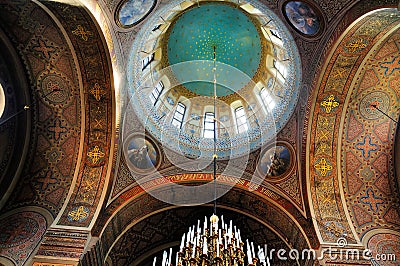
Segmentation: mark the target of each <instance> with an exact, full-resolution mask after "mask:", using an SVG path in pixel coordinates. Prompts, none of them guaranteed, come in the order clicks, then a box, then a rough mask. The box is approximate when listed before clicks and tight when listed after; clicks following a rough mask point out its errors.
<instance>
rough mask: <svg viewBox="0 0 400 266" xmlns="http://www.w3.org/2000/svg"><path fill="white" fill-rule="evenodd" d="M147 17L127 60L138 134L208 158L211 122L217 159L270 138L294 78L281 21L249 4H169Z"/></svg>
mask: <svg viewBox="0 0 400 266" xmlns="http://www.w3.org/2000/svg"><path fill="white" fill-rule="evenodd" d="M255 6H257V7H258V8H256V7H255ZM171 8H172V9H173V10H176V11H177V12H175V14H173V15H172V14H169V12H170V10H171ZM152 17H154V19H152V18H149V20H148V21H147V22H146V23H144V25H143V27H142V28H141V30H140V32H139V33H138V34H139V35H140V36H141V37H140V38H137V39H136V40H135V42H134V43H133V45H132V50H131V53H130V61H129V62H128V69H130V71H129V72H128V74H129V75H128V83H127V84H128V87H129V88H128V89H127V90H128V91H129V92H130V94H131V96H132V98H131V99H130V103H131V105H132V108H133V109H134V110H135V112H136V113H138V114H140V115H139V118H141V120H142V122H143V124H144V125H145V127H146V130H148V131H150V132H151V133H152V135H153V136H154V137H155V138H156V139H158V140H159V141H162V142H164V143H165V146H167V147H168V146H169V148H170V149H172V150H174V151H180V152H181V153H182V154H184V155H185V156H187V157H189V158H211V156H212V154H213V135H214V134H213V131H214V125H213V122H212V121H213V119H214V116H215V119H216V135H217V144H216V147H217V154H218V156H219V158H221V159H227V158H234V157H238V156H243V155H245V154H248V153H249V152H251V151H254V150H255V149H257V148H259V147H261V146H263V145H265V144H266V143H267V142H268V141H271V140H273V139H274V138H275V136H276V133H277V132H278V131H279V130H281V129H282V127H283V126H284V125H285V124H286V122H287V120H288V119H289V117H290V116H291V114H292V112H293V110H294V107H295V105H296V103H297V99H298V92H299V82H298V80H299V78H298V77H300V76H301V70H300V59H299V55H298V51H297V48H296V46H295V45H293V41H292V36H291V34H290V33H289V32H288V30H287V28H286V26H285V25H283V23H282V22H281V20H280V19H279V18H278V17H277V16H276V15H275V14H274V13H273V12H272V11H271V10H269V9H268V8H267V7H265V6H263V5H261V4H260V3H258V2H257V1H253V4H251V3H246V4H242V5H239V6H238V5H237V4H235V3H234V2H231V1H217V2H202V3H201V5H200V4H196V3H193V2H183V3H182V2H180V1H172V2H171V3H169V5H168V6H165V7H163V8H162V9H159V10H158V12H157V14H155V15H153V16H152ZM159 17H166V18H167V20H166V23H162V24H159V23H160V21H159V20H160V19H159ZM164 20H165V19H164ZM155 25H156V26H157V27H158V28H157V30H156V31H153V29H154V28H155ZM155 34H156V35H157V37H155ZM149 62H152V63H150V64H149ZM214 79H215V82H216V85H215V95H216V96H217V100H216V103H215V108H214ZM138 103H139V104H138ZM214 109H215V110H214ZM125 119H129V117H128V116H125ZM124 129H126V130H125V131H129V128H124ZM176 140H178V141H176ZM232 143H235V145H232Z"/></svg>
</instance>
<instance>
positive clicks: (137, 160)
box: [122, 133, 162, 175]
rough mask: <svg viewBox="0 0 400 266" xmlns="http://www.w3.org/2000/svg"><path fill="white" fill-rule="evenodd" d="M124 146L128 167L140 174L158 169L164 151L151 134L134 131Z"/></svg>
mask: <svg viewBox="0 0 400 266" xmlns="http://www.w3.org/2000/svg"><path fill="white" fill-rule="evenodd" d="M122 146H123V153H124V156H125V161H126V162H127V165H128V167H129V168H131V169H132V170H133V172H135V173H137V174H139V175H143V174H149V173H151V172H153V171H156V170H157V168H158V167H159V166H160V164H161V161H162V158H161V157H162V153H161V151H160V149H159V147H158V145H156V143H155V141H154V140H153V139H152V138H151V137H150V136H146V135H145V134H141V133H132V134H130V135H129V136H128V137H126V139H125V140H124V143H123V144H122Z"/></svg>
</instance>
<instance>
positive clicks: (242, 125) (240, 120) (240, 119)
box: [234, 106, 249, 134]
mask: <svg viewBox="0 0 400 266" xmlns="http://www.w3.org/2000/svg"><path fill="white" fill-rule="evenodd" d="M239 112H241V114H239ZM234 113H235V121H236V129H237V132H238V134H241V133H243V132H245V131H248V130H249V124H248V121H247V116H246V111H245V109H244V107H243V106H239V107H236V108H235V110H234Z"/></svg>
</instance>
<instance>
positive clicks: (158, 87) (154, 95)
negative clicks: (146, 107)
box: [150, 80, 164, 105]
mask: <svg viewBox="0 0 400 266" xmlns="http://www.w3.org/2000/svg"><path fill="white" fill-rule="evenodd" d="M163 90H164V83H163V82H162V81H161V80H160V81H159V82H158V83H157V85H156V86H155V87H154V89H153V91H152V92H151V94H150V99H151V102H152V103H153V105H156V103H157V102H158V99H160V95H161V93H162V92H163Z"/></svg>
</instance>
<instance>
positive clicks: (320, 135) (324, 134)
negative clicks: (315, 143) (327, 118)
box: [318, 130, 329, 141]
mask: <svg viewBox="0 0 400 266" xmlns="http://www.w3.org/2000/svg"><path fill="white" fill-rule="evenodd" d="M328 134H329V131H327V130H321V131H318V140H319V141H323V140H329V136H328Z"/></svg>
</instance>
